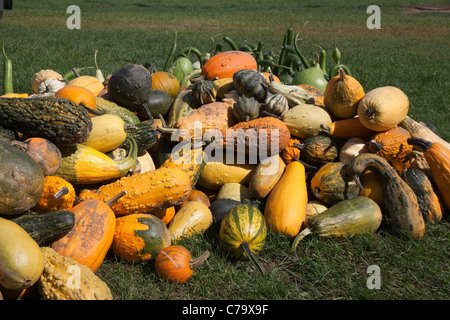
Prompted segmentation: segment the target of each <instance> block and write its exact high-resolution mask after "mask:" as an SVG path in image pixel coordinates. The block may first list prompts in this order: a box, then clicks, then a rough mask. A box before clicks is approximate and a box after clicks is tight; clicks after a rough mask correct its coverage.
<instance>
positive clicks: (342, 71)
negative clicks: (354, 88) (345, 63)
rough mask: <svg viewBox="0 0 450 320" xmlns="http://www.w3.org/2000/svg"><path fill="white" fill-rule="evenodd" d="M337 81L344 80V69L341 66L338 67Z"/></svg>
mask: <svg viewBox="0 0 450 320" xmlns="http://www.w3.org/2000/svg"><path fill="white" fill-rule="evenodd" d="M339 81H345V71H344V68H342V67H339Z"/></svg>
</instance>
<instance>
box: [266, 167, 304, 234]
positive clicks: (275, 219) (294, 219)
mask: <svg viewBox="0 0 450 320" xmlns="http://www.w3.org/2000/svg"><path fill="white" fill-rule="evenodd" d="M307 202H308V194H307V187H306V177H305V167H304V166H303V164H301V163H300V162H298V161H293V162H291V163H290V164H288V165H287V166H286V169H285V171H284V173H283V175H282V176H281V178H280V180H279V181H278V182H277V184H276V185H275V187H274V188H273V189H272V191H271V192H270V194H269V196H268V197H267V201H266V206H265V209H264V217H265V219H266V223H267V227H268V229H269V230H271V231H272V232H275V233H283V234H286V235H289V236H295V235H296V234H297V233H298V232H299V231H300V228H301V227H302V225H303V224H304V222H305V218H306V203H307Z"/></svg>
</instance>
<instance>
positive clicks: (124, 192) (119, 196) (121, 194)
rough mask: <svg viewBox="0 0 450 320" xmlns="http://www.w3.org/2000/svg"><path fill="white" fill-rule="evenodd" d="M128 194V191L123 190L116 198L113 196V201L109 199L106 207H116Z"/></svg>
mask: <svg viewBox="0 0 450 320" xmlns="http://www.w3.org/2000/svg"><path fill="white" fill-rule="evenodd" d="M126 194H127V190H123V191H121V192H119V193H118V194H116V195H115V196H113V197H112V198H111V199H109V200H108V201H106V202H105V203H106V205H107V206H109V207H111V206H112V205H114V204H115V203H116V202H117V201H118V200H119V199H120V198H122V197H123V196H124V195H126Z"/></svg>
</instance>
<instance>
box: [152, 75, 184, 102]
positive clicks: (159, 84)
mask: <svg viewBox="0 0 450 320" xmlns="http://www.w3.org/2000/svg"><path fill="white" fill-rule="evenodd" d="M152 90H160V91H164V92H166V93H167V94H168V95H169V96H171V97H172V99H174V98H175V97H176V96H177V94H178V93H179V92H180V82H179V81H178V79H177V78H176V77H175V76H174V75H173V74H171V73H169V72H166V71H157V72H154V73H152Z"/></svg>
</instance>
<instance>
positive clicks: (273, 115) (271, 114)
mask: <svg viewBox="0 0 450 320" xmlns="http://www.w3.org/2000/svg"><path fill="white" fill-rule="evenodd" d="M262 114H265V115H267V116H269V117H272V118H277V119H280V120H282V118H281V117H280V116H277V115H275V114H273V113H270V112H267V111H263V112H262Z"/></svg>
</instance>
